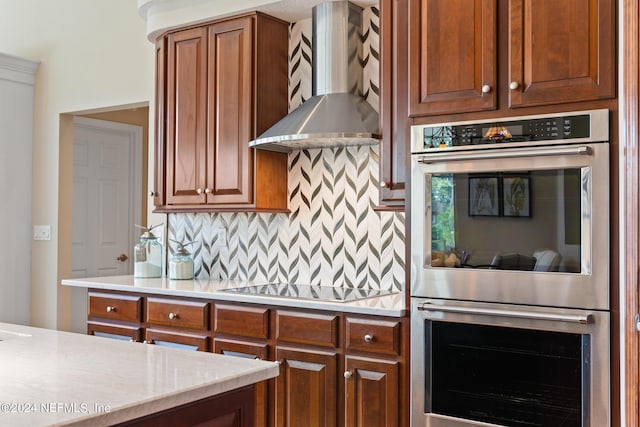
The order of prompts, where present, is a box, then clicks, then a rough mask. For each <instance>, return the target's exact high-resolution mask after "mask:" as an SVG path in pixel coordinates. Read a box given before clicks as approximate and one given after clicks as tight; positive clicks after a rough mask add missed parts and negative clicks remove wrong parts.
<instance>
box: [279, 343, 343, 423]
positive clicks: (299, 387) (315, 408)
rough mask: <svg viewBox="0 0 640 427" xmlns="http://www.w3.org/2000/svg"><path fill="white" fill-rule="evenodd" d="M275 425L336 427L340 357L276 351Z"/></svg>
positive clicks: (304, 352)
mask: <svg viewBox="0 0 640 427" xmlns="http://www.w3.org/2000/svg"><path fill="white" fill-rule="evenodd" d="M276 360H278V361H280V362H281V370H280V375H279V376H278V378H277V380H276V411H277V414H276V424H277V425H278V426H282V427H297V426H305V427H335V426H336V425H337V412H336V406H337V401H336V399H337V394H338V393H337V384H336V367H337V355H336V354H335V353H331V352H321V351H313V350H309V351H306V350H292V349H286V348H282V347H278V348H276Z"/></svg>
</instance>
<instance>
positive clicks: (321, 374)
mask: <svg viewBox="0 0 640 427" xmlns="http://www.w3.org/2000/svg"><path fill="white" fill-rule="evenodd" d="M131 294H132V295H124V293H122V292H120V293H116V292H113V293H110V292H95V291H94V292H92V290H90V294H89V295H90V301H91V302H92V304H91V309H90V310H89V317H88V321H87V333H88V334H90V335H96V336H104V337H109V338H116V339H122V340H129V341H138V342H143V341H144V342H146V343H147V344H155V345H166V346H171V347H177V348H184V349H188V350H198V351H209V352H214V353H219V354H224V355H228V356H233V357H246V358H255V359H262V360H273V361H277V362H278V363H279V364H280V375H279V376H278V377H277V378H275V379H272V380H269V381H264V382H261V383H258V384H256V385H255V390H254V392H253V394H252V397H251V400H252V401H251V402H249V406H251V413H252V415H251V420H252V421H251V424H250V425H251V427H300V426H304V427H397V426H400V427H406V426H408V407H407V404H406V402H405V400H406V394H405V393H403V392H402V390H403V389H404V388H405V385H406V379H404V377H405V376H406V372H407V362H406V358H407V356H406V355H405V347H406V346H405V344H406V342H405V339H406V337H404V335H406V333H407V331H406V329H405V327H406V324H403V319H400V318H390V317H379V316H366V315H351V314H345V313H339V312H327V311H319V310H310V309H289V308H286V309H285V308H282V307H271V306H262V305H257V304H238V303H231V302H222V301H220V302H217V301H215V300H203V299H196V298H193V299H190V298H168V297H159V296H146V295H144V294H134V293H131ZM123 319H124V320H123ZM228 416H229V417H233V416H235V415H233V416H232V415H228ZM229 419H231V418H229ZM226 420H227V418H223V421H219V420H217V419H216V421H215V422H211V423H208V424H204V425H212V426H227V425H233V426H243V427H244V426H248V424H245V423H244V421H242V422H243V423H241V424H227V421H226ZM140 425H145V424H140ZM146 425H155V424H153V423H151V424H146ZM177 425H182V424H177Z"/></svg>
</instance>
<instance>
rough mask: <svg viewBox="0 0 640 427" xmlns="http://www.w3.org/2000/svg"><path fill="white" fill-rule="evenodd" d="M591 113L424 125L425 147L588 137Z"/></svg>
mask: <svg viewBox="0 0 640 427" xmlns="http://www.w3.org/2000/svg"><path fill="white" fill-rule="evenodd" d="M591 124H592V121H591V115H590V114H576V115H566V116H554V117H540V118H537V117H532V118H527V119H521V120H509V119H504V120H496V121H490V122H483V123H465V124H448V125H435V126H424V127H423V128H422V141H423V148H424V149H433V148H452V147H467V146H482V145H490V144H515V143H517V144H518V145H526V144H522V143H526V142H536V141H558V140H559V141H562V140H580V139H589V138H590V137H591V136H592V135H591Z"/></svg>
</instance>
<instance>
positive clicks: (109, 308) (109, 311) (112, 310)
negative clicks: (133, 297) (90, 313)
mask: <svg viewBox="0 0 640 427" xmlns="http://www.w3.org/2000/svg"><path fill="white" fill-rule="evenodd" d="M114 311H116V308H115V307H113V306H111V305H108V306H107V313H113V312H114Z"/></svg>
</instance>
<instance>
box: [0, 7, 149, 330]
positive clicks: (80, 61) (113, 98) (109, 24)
mask: <svg viewBox="0 0 640 427" xmlns="http://www.w3.org/2000/svg"><path fill="white" fill-rule="evenodd" d="M0 52H4V53H8V54H12V55H17V56H22V57H25V58H29V59H33V60H38V61H41V64H40V68H39V70H38V74H37V76H36V84H35V125H34V156H33V169H34V176H33V212H32V216H33V219H32V220H33V223H34V224H50V225H51V231H52V239H51V241H39V242H32V267H31V274H32V279H31V293H32V300H31V308H32V324H33V325H35V326H42V327H47V328H59V329H68V328H69V318H70V316H69V311H70V307H69V304H70V303H69V301H70V299H69V296H68V294H69V291H68V289H66V288H63V287H61V286H60V285H59V281H60V279H61V278H62V276H63V274H62V272H61V269H60V267H59V264H60V258H64V257H68V256H69V254H66V251H65V250H64V248H65V247H66V246H65V245H60V243H62V242H61V241H59V239H60V233H61V232H62V233H65V235H66V234H68V233H69V230H70V228H71V227H70V226H69V220H70V215H69V213H70V211H71V207H70V205H69V202H70V199H69V197H68V193H69V192H68V191H65V190H66V189H61V188H60V185H59V182H60V179H59V177H60V174H59V171H60V165H61V164H62V165H65V164H66V163H65V160H66V158H67V157H68V156H69V155H70V151H69V149H68V146H67V145H66V143H64V141H65V140H67V142H68V139H69V135H68V129H67V127H66V126H65V123H67V122H68V117H69V116H66V115H63V114H64V113H72V114H73V113H78V112H90V111H93V110H98V109H104V108H110V107H113V106H124V108H126V107H130V106H141V105H151V106H153V90H154V69H155V67H154V56H155V49H154V46H153V45H152V44H151V43H150V42H149V41H148V40H147V38H146V24H145V22H144V20H143V19H142V18H140V17H139V16H138V13H137V2H136V1H133V0H91V1H86V0H56V1H50V0H20V1H15V0H0ZM150 110H151V111H150V114H151V115H152V114H153V107H151V109H150ZM150 123H153V120H150ZM61 124H62V126H61ZM149 138H150V139H151V140H153V127H151V128H150V132H149ZM150 151H152V150H150ZM152 154H153V153H149V156H150V157H151V156H152ZM61 156H64V157H61ZM62 182H63V185H67V184H66V183H65V180H62ZM59 200H60V201H59ZM59 212H61V213H60V214H59ZM65 239H69V237H68V236H67V237H63V239H62V240H63V241H64V240H65ZM59 247H60V248H61V253H60V254H59V252H58V248H59ZM62 251H64V252H65V253H62Z"/></svg>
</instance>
